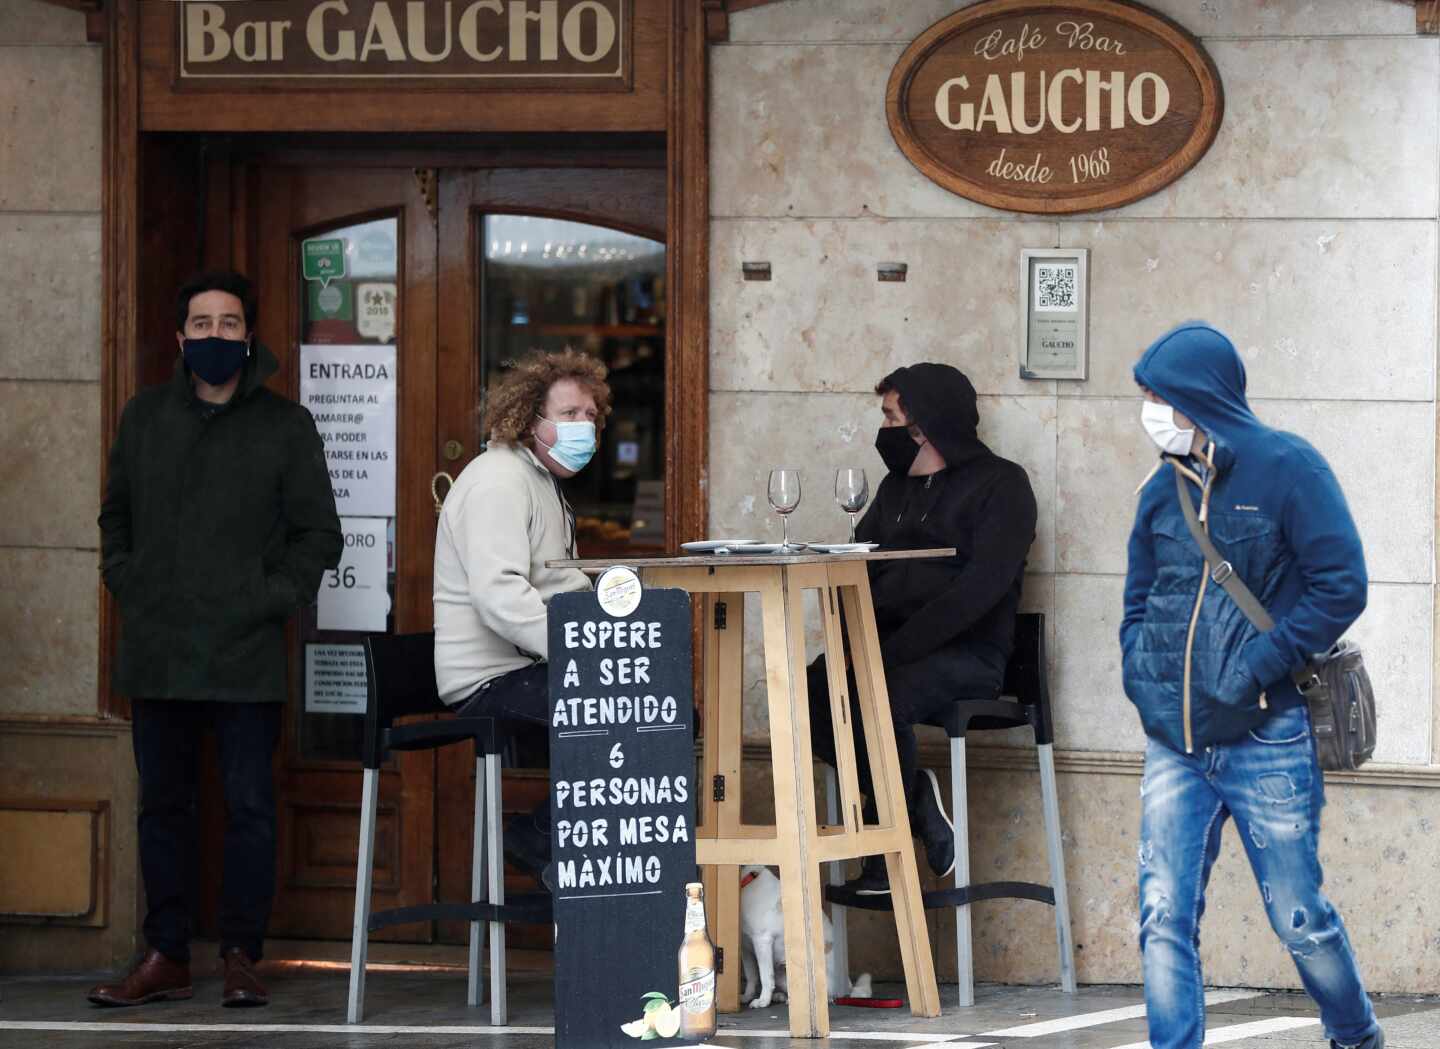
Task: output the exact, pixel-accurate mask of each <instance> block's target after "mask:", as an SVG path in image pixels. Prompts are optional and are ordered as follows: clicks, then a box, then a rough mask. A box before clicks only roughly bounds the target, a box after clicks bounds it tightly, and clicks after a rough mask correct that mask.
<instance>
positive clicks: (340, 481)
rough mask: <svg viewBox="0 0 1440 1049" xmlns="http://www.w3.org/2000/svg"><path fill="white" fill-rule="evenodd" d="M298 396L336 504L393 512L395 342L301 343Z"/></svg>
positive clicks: (366, 512) (358, 512) (371, 512)
mask: <svg viewBox="0 0 1440 1049" xmlns="http://www.w3.org/2000/svg"><path fill="white" fill-rule="evenodd" d="M300 402H301V403H302V404H304V405H305V407H306V408H309V409H310V414H311V415H313V416H314V417H315V425H316V426H317V427H318V428H319V430H320V439H321V440H323V441H324V442H325V461H326V463H327V464H328V465H329V467H330V485H331V487H332V488H334V489H335V508H336V509H337V510H339V511H340V513H341V514H351V515H355V516H364V517H393V516H394V515H395V347H394V346H302V347H301V348H300Z"/></svg>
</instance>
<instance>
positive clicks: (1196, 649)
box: [1120, 324, 1385, 1049]
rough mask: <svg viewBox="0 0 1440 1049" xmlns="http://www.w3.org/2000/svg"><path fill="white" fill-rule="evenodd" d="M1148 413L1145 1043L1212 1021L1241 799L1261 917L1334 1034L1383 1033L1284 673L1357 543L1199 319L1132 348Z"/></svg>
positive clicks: (1338, 627)
mask: <svg viewBox="0 0 1440 1049" xmlns="http://www.w3.org/2000/svg"><path fill="white" fill-rule="evenodd" d="M1135 381H1136V382H1137V383H1139V384H1140V387H1141V389H1142V390H1143V391H1144V394H1145V403H1144V405H1143V408H1142V412H1141V420H1142V423H1143V424H1144V426H1145V429H1146V432H1147V433H1149V435H1150V437H1151V438H1152V439H1153V440H1154V442H1155V443H1156V444H1157V445H1159V447H1160V450H1161V453H1162V456H1163V459H1162V461H1161V463H1160V464H1158V465H1157V467H1156V470H1155V471H1153V472H1152V474H1151V476H1150V478H1149V479H1148V480H1147V481H1146V483H1145V484H1144V485H1143V486H1142V490H1141V494H1140V505H1139V507H1138V509H1137V510H1136V513H1135V525H1134V528H1133V530H1132V531H1131V534H1130V547H1129V558H1130V563H1129V570H1128V572H1127V574H1126V578H1125V617H1124V621H1123V622H1122V623H1121V626H1120V647H1121V650H1122V652H1123V659H1124V675H1125V692H1126V694H1127V695H1128V696H1129V697H1130V700H1131V702H1133V703H1134V704H1135V706H1136V708H1137V709H1138V710H1139V712H1140V720H1141V722H1142V723H1143V724H1144V727H1145V732H1146V735H1147V736H1148V737H1149V742H1148V745H1147V748H1146V752H1145V777H1144V780H1143V781H1142V783H1141V786H1140V794H1141V828H1140V953H1141V958H1142V962H1143V968H1144V975H1145V1002H1146V1008H1147V1012H1148V1016H1149V1025H1150V1044H1151V1045H1152V1046H1153V1047H1154V1049H1199V1047H1200V1046H1201V1045H1202V1043H1203V1041H1204V1037H1205V1004H1204V1003H1205V999H1204V981H1203V978H1202V975H1201V972H1200V955H1199V932H1200V930H1199V923H1200V915H1201V914H1202V913H1203V912H1204V909H1205V900H1204V893H1205V886H1206V883H1207V881H1208V880H1209V876H1210V870H1211V867H1212V866H1213V865H1214V862H1215V858H1216V856H1217V855H1218V854H1219V851H1220V833H1221V829H1222V828H1223V827H1224V824H1225V821H1226V820H1227V819H1231V818H1233V819H1234V820H1235V824H1236V827H1237V829H1238V830H1239V832H1240V840H1241V842H1242V844H1243V845H1244V847H1245V851H1246V854H1247V855H1248V857H1249V859H1250V866H1251V869H1252V870H1253V871H1254V873H1255V880H1256V881H1257V882H1258V884H1259V886H1260V892H1261V896H1262V898H1263V899H1264V902H1265V909H1266V911H1267V913H1268V915H1269V918H1270V924H1271V927H1272V928H1273V929H1274V930H1275V933H1276V935H1277V936H1279V938H1280V940H1281V942H1282V943H1283V944H1284V945H1285V947H1286V948H1287V949H1288V950H1289V951H1290V955H1291V957H1292V958H1293V959H1294V962H1295V967H1296V969H1297V970H1298V971H1299V973H1300V979H1301V982H1302V983H1303V984H1304V985H1305V989H1306V990H1307V991H1308V992H1309V993H1310V996H1311V997H1312V998H1314V999H1315V1001H1316V1003H1317V1004H1318V1005H1319V1007H1320V1017H1321V1020H1322V1022H1323V1023H1324V1025H1325V1031H1326V1034H1327V1035H1328V1037H1329V1038H1330V1039H1331V1045H1332V1046H1333V1047H1340V1049H1349V1047H1356V1046H1358V1047H1363V1049H1382V1047H1383V1046H1384V1044H1385V1037H1384V1033H1383V1032H1382V1031H1381V1029H1380V1026H1379V1024H1378V1023H1377V1022H1376V1020H1375V1013H1374V1011H1373V1009H1372V1008H1371V1005H1370V999H1369V997H1368V995H1367V994H1366V993H1365V987H1364V984H1363V983H1362V982H1361V979H1360V972H1359V969H1358V967H1357V965H1356V962H1355V957H1354V954H1353V952H1352V950H1351V947H1350V941H1349V938H1348V937H1347V936H1346V934H1345V926H1344V924H1343V923H1342V922H1341V920H1340V915H1339V914H1338V913H1337V912H1336V910H1335V908H1334V907H1333V906H1332V905H1331V903H1330V901H1329V900H1328V899H1326V897H1325V895H1324V893H1323V892H1322V890H1321V880H1322V875H1321V871H1320V862H1319V859H1318V857H1317V848H1318V844H1319V836H1320V809H1321V806H1322V805H1323V804H1324V801H1325V797H1324V781H1323V779H1322V777H1321V773H1320V767H1319V764H1318V762H1317V760H1316V757H1315V747H1314V743H1313V740H1312V739H1311V734H1310V718H1309V713H1308V710H1307V708H1306V705H1305V701H1304V699H1303V698H1302V697H1301V695H1300V693H1299V692H1298V690H1297V689H1296V687H1295V685H1294V684H1293V682H1292V680H1291V674H1292V672H1294V671H1297V670H1299V669H1301V668H1302V667H1303V666H1304V665H1305V663H1306V662H1307V660H1308V659H1309V658H1310V656H1311V655H1312V654H1313V653H1316V652H1323V651H1325V650H1326V649H1328V648H1329V647H1330V646H1331V645H1332V644H1334V643H1335V641H1337V640H1338V639H1339V638H1340V636H1341V634H1343V633H1344V632H1345V630H1346V629H1347V628H1348V627H1349V626H1350V625H1351V624H1352V623H1353V622H1354V621H1355V620H1356V619H1357V618H1358V617H1359V615H1360V613H1361V612H1362V611H1364V609H1365V592H1366V582H1367V580H1366V574H1365V555H1364V551H1363V550H1362V549H1361V545H1360V537H1359V535H1358V533H1357V532H1356V530H1355V523H1354V521H1352V520H1351V517H1350V511H1349V508H1348V507H1347V506H1346V505H1345V497H1344V495H1343V494H1342V493H1341V491H1340V486H1339V484H1338V483H1337V482H1336V480H1335V476H1334V474H1333V473H1331V471H1330V467H1329V465H1328V464H1327V463H1326V462H1325V460H1324V458H1322V457H1321V455H1320V453H1319V452H1317V451H1316V450H1315V449H1314V448H1312V447H1311V446H1310V445H1309V444H1308V443H1306V442H1305V441H1304V440H1302V439H1301V438H1299V437H1296V436H1295V435H1294V434H1289V433H1282V432H1280V431H1278V430H1273V429H1271V428H1270V427H1268V426H1266V425H1265V424H1264V423H1262V422H1260V420H1259V419H1257V418H1256V417H1255V415H1254V413H1252V412H1251V410H1250V405H1249V403H1248V402H1247V401H1246V399H1245V367H1244V365H1243V363H1242V362H1241V360H1240V356H1239V354H1237V353H1236V352H1235V347H1234V346H1233V345H1232V344H1231V342H1230V340H1229V339H1228V338H1226V337H1225V335H1223V334H1222V333H1221V332H1219V331H1217V330H1216V329H1214V328H1212V327H1210V326H1209V325H1205V324H1185V325H1182V326H1180V327H1179V328H1176V329H1175V330H1173V331H1170V332H1168V333H1166V334H1165V335H1163V336H1162V337H1161V338H1160V339H1158V340H1157V341H1156V342H1155V343H1154V344H1153V345H1151V346H1150V348H1149V349H1148V350H1146V351H1145V354H1144V356H1142V357H1141V358H1140V361H1139V363H1138V364H1136V366H1135ZM1176 472H1178V473H1179V475H1180V476H1181V477H1182V478H1183V479H1184V482H1185V493H1186V498H1189V499H1191V501H1192V503H1193V504H1194V506H1195V508H1196V513H1197V516H1198V518H1199V520H1200V521H1201V522H1202V527H1204V528H1205V529H1206V530H1207V531H1208V532H1209V534H1210V538H1211V540H1212V541H1213V542H1214V544H1215V545H1216V547H1218V548H1219V550H1220V552H1221V554H1222V555H1223V556H1224V557H1225V558H1226V560H1228V561H1229V562H1230V564H1231V566H1232V567H1233V570H1234V571H1235V573H1236V574H1237V575H1238V576H1239V577H1240V579H1241V580H1243V581H1244V583H1245V585H1246V586H1247V587H1249V589H1250V590H1251V591H1252V592H1253V593H1254V594H1255V596H1256V597H1257V598H1258V599H1259V601H1260V603H1261V604H1263V605H1264V606H1265V607H1266V609H1268V610H1269V612H1270V615H1271V616H1272V618H1273V619H1274V620H1275V629H1274V630H1272V631H1270V632H1269V633H1265V634H1262V633H1260V632H1259V631H1258V630H1257V629H1256V628H1255V627H1254V626H1253V625H1252V624H1251V623H1250V621H1249V620H1248V619H1246V617H1245V615H1244V613H1242V612H1241V610H1240V608H1239V607H1238V606H1237V605H1236V604H1235V602H1234V601H1233V600H1232V599H1231V598H1230V596H1229V595H1228V594H1226V593H1225V592H1224V590H1222V589H1221V588H1220V587H1219V586H1218V585H1215V580H1214V579H1212V578H1211V575H1210V573H1209V571H1208V569H1207V566H1206V564H1205V560H1204V556H1203V555H1202V554H1201V552H1200V547H1199V545H1198V544H1197V543H1196V541H1195V538H1194V536H1193V535H1191V533H1190V530H1189V528H1188V526H1187V524H1186V521H1185V517H1184V516H1183V513H1182V510H1181V507H1180V502H1179V499H1180V496H1179V494H1178V492H1177V490H1176V484H1175V475H1176Z"/></svg>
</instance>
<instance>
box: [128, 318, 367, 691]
mask: <svg viewBox="0 0 1440 1049" xmlns="http://www.w3.org/2000/svg"><path fill="white" fill-rule="evenodd" d="M278 369H279V364H278V362H277V361H276V360H275V357H274V356H273V355H272V354H271V353H270V351H269V350H267V349H265V348H264V347H263V346H261V345H259V344H258V343H256V344H255V352H254V353H253V354H252V355H251V356H250V358H249V359H248V360H247V361H246V363H245V368H244V371H243V373H242V375H241V379H240V385H239V387H238V388H237V389H236V391H235V395H234V396H233V397H231V399H230V401H229V402H228V403H226V404H225V405H224V406H222V407H221V408H220V409H219V410H218V411H216V412H214V413H213V414H210V415H209V416H208V417H207V415H206V413H205V412H204V411H203V410H202V405H201V404H200V402H198V401H197V399H196V397H195V394H194V391H193V389H192V387H191V382H190V374H189V372H188V370H187V369H186V368H185V366H184V364H183V363H181V364H177V365H176V368H175V374H174V376H173V377H172V378H171V380H170V381H169V382H168V383H164V384H162V385H159V386H153V387H150V388H149V389H146V390H143V391H141V392H140V393H139V394H137V395H136V396H135V397H134V398H133V399H132V400H131V401H130V403H129V404H127V405H126V406H125V411H124V414H123V415H122V416H121V417H120V429H119V432H118V434H117V435H116V438H115V445H114V447H113V448H112V449H111V450H110V467H109V477H108V478H107V482H106V487H105V498H104V501H103V503H102V505H101V509H100V549H101V557H102V564H101V571H102V572H103V574H104V577H105V585H106V586H107V587H108V588H109V589H110V592H111V593H112V594H114V595H115V599H116V601H117V602H118V603H119V606H120V614H121V620H122V636H121V641H120V651H119V658H118V661H117V666H116V672H115V677H114V687H115V689H116V691H118V692H121V693H123V694H125V695H127V696H130V697H132V698H137V699H187V700H231V701H240V702H282V701H284V699H285V698H286V695H287V688H286V680H285V631H284V625H285V620H286V619H288V618H289V617H290V615H291V614H292V613H293V612H294V611H295V609H296V607H297V606H299V605H301V604H308V603H309V602H311V601H313V600H314V599H315V593H316V591H317V589H318V588H319V586H320V580H321V577H322V575H323V574H324V572H325V570H326V569H328V568H334V567H335V566H336V565H337V564H339V562H340V554H341V550H342V548H343V546H344V538H343V536H342V534H341V531H340V519H339V517H337V516H336V513H335V496H334V494H333V492H332V491H331V488H330V474H329V470H328V468H327V467H326V463H325V449H324V445H323V444H322V443H321V440H320V435H319V433H318V432H317V431H316V429H315V421H314V420H313V419H312V418H311V417H310V413H309V412H308V411H306V410H305V409H304V408H303V407H301V406H300V405H298V404H296V403H294V402H293V401H290V400H287V399H285V398H284V397H281V396H279V395H278V394H275V393H273V392H271V391H270V390H268V389H266V388H265V386H264V382H265V380H266V379H267V378H269V377H270V376H271V375H273V374H275V372H276V371H277V370H278Z"/></svg>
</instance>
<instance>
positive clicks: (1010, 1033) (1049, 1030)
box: [979, 991, 1256, 1049]
mask: <svg viewBox="0 0 1440 1049" xmlns="http://www.w3.org/2000/svg"><path fill="white" fill-rule="evenodd" d="M1254 997H1256V995H1255V993H1254V992H1252V991H1207V992H1206V993H1205V1004H1206V1005H1219V1004H1221V1003H1222V1002H1234V1001H1239V1000H1240V999H1241V998H1254ZM1144 1015H1145V1005H1144V1003H1143V1002H1142V1003H1141V1004H1140V1005H1127V1006H1125V1007H1124V1008H1121V1009H1106V1010H1104V1011H1103V1012H1098V1013H1080V1014H1078V1015H1076V1016H1062V1017H1060V1018H1059V1019H1058V1020H1041V1021H1039V1022H1038V1023H1033V1024H1021V1025H1020V1026H1019V1027H1006V1028H1002V1029H1001V1030H999V1031H986V1032H984V1033H983V1034H981V1035H979V1037H981V1038H1043V1037H1044V1036H1045V1035H1047V1034H1061V1033H1062V1032H1065V1031H1078V1030H1080V1029H1081V1028H1084V1027H1099V1026H1101V1025H1102V1024H1108V1023H1115V1022H1116V1021H1117V1020H1138V1019H1140V1018H1141V1017H1143V1016H1144ZM1142 1049H1143V1047H1142Z"/></svg>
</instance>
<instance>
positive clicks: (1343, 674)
mask: <svg viewBox="0 0 1440 1049" xmlns="http://www.w3.org/2000/svg"><path fill="white" fill-rule="evenodd" d="M1172 469H1173V467H1172ZM1175 494H1176V495H1178V496H1179V497H1180V509H1181V510H1183V511H1184V513H1185V524H1186V525H1187V526H1188V527H1189V529H1190V534H1191V535H1192V536H1194V537H1195V542H1196V543H1198V544H1199V545H1200V552H1201V553H1202V554H1204V555H1205V564H1206V565H1207V566H1209V569H1210V578H1211V579H1212V580H1213V581H1214V582H1215V583H1216V584H1218V585H1219V586H1221V587H1222V588H1224V590H1225V592H1226V593H1227V594H1229V595H1230V599H1231V600H1232V601H1234V602H1235V604H1237V605H1239V606H1240V611H1241V612H1244V613H1245V618H1246V619H1248V620H1250V622H1251V623H1253V624H1254V625H1255V629H1256V630H1259V631H1260V632H1261V633H1265V634H1268V633H1269V632H1270V631H1272V630H1274V629H1275V620H1273V619H1271V618H1270V613H1269V612H1267V611H1265V606H1264V605H1262V604H1261V603H1260V602H1259V601H1258V600H1256V597H1255V595H1254V594H1252V593H1251V592H1250V588H1249V587H1247V586H1246V585H1245V583H1244V581H1242V580H1241V578H1240V577H1239V576H1238V575H1236V574H1235V570H1234V568H1232V567H1231V565H1230V562H1229V561H1227V560H1225V558H1224V557H1222V556H1221V554H1220V551H1219V550H1217V549H1216V548H1215V544H1214V543H1212V542H1211V541H1210V536H1209V535H1207V534H1206V532H1205V529H1204V528H1202V527H1201V526H1200V521H1199V518H1198V517H1197V516H1196V514H1195V507H1194V506H1193V505H1191V502H1190V493H1189V492H1187V491H1186V490H1185V480H1184V478H1182V477H1181V476H1180V471H1179V470H1175ZM1291 677H1292V680H1294V682H1295V687H1296V688H1297V689H1299V690H1300V695H1301V696H1302V697H1304V699H1305V703H1306V705H1307V706H1308V707H1309V708H1310V728H1311V731H1312V732H1313V733H1314V736H1315V753H1316V756H1317V757H1318V758H1319V759H1320V767H1321V768H1322V769H1326V770H1329V771H1332V772H1335V771H1348V770H1351V769H1358V768H1359V767H1360V766H1361V765H1363V764H1365V762H1367V761H1369V760H1370V758H1371V756H1372V755H1373V754H1374V753H1375V690H1374V689H1373V688H1371V686H1370V675H1369V674H1367V673H1366V672H1365V660H1364V657H1363V656H1362V655H1361V653H1360V647H1359V646H1358V645H1356V644H1355V643H1354V642H1353V641H1346V640H1344V639H1343V638H1342V639H1341V640H1339V641H1337V642H1336V643H1335V645H1334V647H1333V648H1331V649H1330V651H1328V652H1324V653H1321V654H1320V655H1316V656H1312V657H1311V658H1310V662H1309V664H1307V665H1306V666H1305V667H1303V668H1301V669H1300V670H1297V671H1295V673H1294V674H1292V675H1291Z"/></svg>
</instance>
